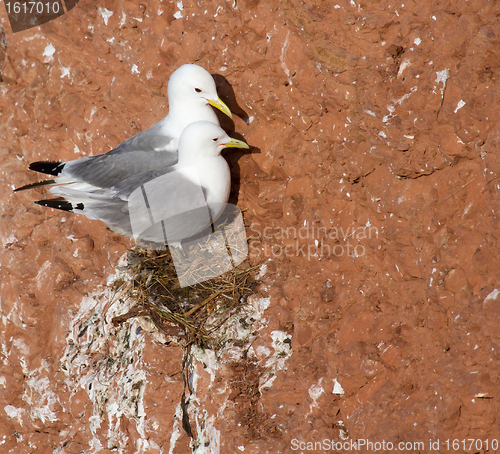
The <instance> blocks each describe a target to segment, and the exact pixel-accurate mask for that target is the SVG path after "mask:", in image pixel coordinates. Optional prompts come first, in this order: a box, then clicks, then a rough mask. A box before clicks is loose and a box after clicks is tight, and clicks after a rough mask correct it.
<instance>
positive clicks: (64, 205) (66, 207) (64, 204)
mask: <svg viewBox="0 0 500 454" xmlns="http://www.w3.org/2000/svg"><path fill="white" fill-rule="evenodd" d="M35 203H36V204H37V205H41V206H43V207H48V208H54V209H56V210H62V211H74V210H83V209H84V208H85V207H84V205H83V203H81V202H80V203H77V204H75V205H73V204H72V203H71V202H68V201H67V200H65V199H63V198H62V197H61V198H58V199H49V200H37V201H36V202H35Z"/></svg>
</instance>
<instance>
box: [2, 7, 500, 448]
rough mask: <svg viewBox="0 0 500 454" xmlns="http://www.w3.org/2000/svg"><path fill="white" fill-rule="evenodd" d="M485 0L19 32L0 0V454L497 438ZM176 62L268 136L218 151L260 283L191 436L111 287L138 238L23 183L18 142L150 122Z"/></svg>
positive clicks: (198, 395)
mask: <svg viewBox="0 0 500 454" xmlns="http://www.w3.org/2000/svg"><path fill="white" fill-rule="evenodd" d="M498 14H500V6H499V5H498V4H497V3H496V2H487V1H476V2H466V1H458V2H456V1H441V2H435V1H432V2H431V1H421V2H415V1H412V0H405V1H404V2H401V1H399V2H364V1H363V2H358V1H353V0H351V1H347V0H339V1H338V2H335V1H333V2H326V1H319V0H316V1H315V0H312V1H307V2H299V1H295V0H287V1H284V2H281V1H274V0H272V1H259V0H242V1H238V2H237V1H221V0H213V1H205V0H203V1H199V2H195V1H190V0H183V1H179V2H172V1H170V2H169V1H157V0H144V1H141V2H131V1H120V0H115V1H113V0H109V1H108V0H106V1H101V2H99V3H98V4H97V3H96V2H89V1H80V2H79V4H78V6H77V7H75V8H74V9H72V10H71V11H70V12H69V13H68V14H66V15H65V16H63V17H60V18H58V19H56V20H54V21H51V22H49V23H47V24H44V25H42V26H40V27H36V28H32V29H29V30H26V31H23V32H19V33H15V34H13V33H12V32H11V30H10V27H9V24H8V20H7V15H6V13H5V10H4V8H3V6H2V7H0V19H1V25H2V27H3V29H4V35H5V39H2V43H3V44H2V46H1V47H0V68H1V71H2V74H1V76H2V79H1V80H2V81H1V83H0V89H1V97H0V137H1V140H0V153H1V160H2V165H1V175H2V178H1V181H0V187H1V191H0V204H1V205H0V209H1V217H0V237H1V241H2V249H1V250H0V264H1V287H0V288H1V294H0V302H1V314H2V320H1V322H0V333H1V334H0V338H1V353H0V357H1V360H2V363H1V366H0V390H1V391H2V392H1V394H0V415H1V416H0V421H1V424H0V443H1V444H2V452H16V453H28V452H40V453H45V452H47V453H48V452H57V453H73V452H75V453H76V452H88V453H94V452H124V453H128V452H144V453H146V452H147V453H150V452H151V453H154V452H171V453H184V452H192V451H194V452H197V453H202V452H206V453H218V452H220V453H226V452H245V453H264V452H269V453H275V452H294V451H299V452H300V451H301V450H302V451H304V452H305V451H309V452H323V451H327V450H328V447H329V446H331V445H332V443H336V442H342V443H344V442H351V441H352V442H354V441H356V440H358V439H365V440H370V441H372V442H373V443H375V442H380V443H381V442H382V441H384V440H385V442H390V443H393V444H394V446H397V444H398V443H399V442H401V441H402V442H410V443H414V442H423V443H425V446H424V448H422V447H419V449H420V452H428V451H429V450H430V447H429V440H432V441H434V442H435V441H437V440H441V448H442V446H443V443H445V440H447V439H448V440H452V439H459V440H462V439H480V440H482V443H483V445H482V448H479V447H475V448H474V449H476V450H477V451H478V452H479V451H481V449H485V448H486V440H489V443H490V449H491V446H492V444H491V443H492V439H495V438H499V437H500V429H499V426H498V416H497V415H498V413H499V410H500V409H499V406H498V398H497V395H498V391H499V388H500V385H499V381H498V367H499V356H498V355H499V352H500V339H499V331H498V324H499V318H500V297H499V293H500V291H499V285H500V271H499V270H500V262H499V258H498V247H499V233H498V232H499V231H500V230H499V216H498V210H499V209H500V204H499V189H500V181H499V180H498V174H499V172H500V149H499V144H500V126H499V125H500V124H499V123H498V117H499V116H498V101H499V91H498V76H499V72H500V69H499V68H500V66H499V65H500V51H499V49H500V48H499V40H500V25H499V22H498ZM4 44H5V46H4ZM4 51H5V52H4ZM184 63H197V64H200V65H202V66H203V67H205V68H206V69H207V70H209V71H210V72H211V73H214V74H217V75H218V76H217V80H218V82H219V84H220V87H221V95H222V96H224V95H225V94H227V93H230V90H229V89H228V85H227V84H225V83H226V82H227V83H228V84H229V86H230V87H231V88H232V89H233V90H234V93H235V102H236V103H237V105H238V106H239V107H238V106H236V105H235V104H234V103H231V102H230V101H228V102H229V103H230V104H231V107H232V108H233V111H235V112H239V113H240V114H241V116H242V117H244V118H246V117H248V118H247V122H244V121H243V120H242V119H241V118H239V117H235V120H234V129H235V130H236V132H237V133H239V134H241V135H242V136H244V138H245V140H246V141H248V143H249V144H251V145H253V146H254V147H256V148H257V149H258V150H257V151H260V153H252V154H245V155H242V154H233V155H232V156H228V160H229V161H230V164H231V168H232V172H233V195H232V201H233V202H237V203H238V206H240V208H242V209H244V210H246V211H245V213H244V215H245V222H246V224H247V235H248V237H249V253H250V254H249V256H250V261H251V263H252V264H253V265H257V266H259V270H258V274H259V276H260V277H259V286H258V287H257V289H256V294H255V295H254V296H252V297H251V298H250V300H249V304H248V305H247V306H246V307H245V309H244V310H243V311H242V315H241V319H240V320H239V321H238V320H235V321H234V323H233V325H232V326H231V328H230V329H232V330H233V331H232V334H231V335H232V338H233V339H239V340H238V341H237V342H236V341H235V342H233V343H228V345H227V346H226V347H225V348H224V349H222V350H220V351H217V352H213V351H211V350H201V349H193V351H192V352H191V356H190V364H189V365H188V367H189V370H190V378H191V380H192V383H191V385H192V387H193V391H194V393H195V394H194V395H193V396H191V401H190V403H189V406H188V414H189V417H190V422H191V428H192V432H193V437H194V438H193V440H192V441H191V440H190V438H189V437H188V436H187V434H186V432H185V430H183V427H182V426H183V425H182V409H181V405H180V400H181V395H182V392H183V390H184V389H185V385H184V381H183V378H182V374H181V363H182V356H183V350H182V347H180V346H177V345H176V344H175V343H171V342H169V340H168V338H167V337H166V336H165V335H163V334H161V333H159V332H157V331H156V330H155V328H154V327H153V326H152V325H151V323H150V322H148V320H146V319H141V318H135V319H131V320H129V321H127V322H126V323H123V324H122V325H120V326H113V325H112V324H111V318H112V317H113V316H115V315H119V314H123V313H126V312H127V311H128V309H129V307H130V305H131V304H132V303H131V302H130V301H128V300H126V299H125V298H122V297H121V296H120V295H117V294H116V293H113V288H114V287H113V286H112V285H111V284H112V282H113V281H116V280H119V279H123V276H122V277H120V273H123V271H120V269H117V267H120V266H124V265H125V263H124V258H123V257H124V254H125V253H126V251H127V249H128V248H129V247H130V246H132V242H131V241H129V240H127V239H125V238H122V237H120V236H118V235H115V234H113V233H112V232H110V231H109V230H107V229H106V228H105V226H104V225H103V224H102V223H100V222H98V221H90V220H87V219H85V218H83V217H81V216H77V215H74V214H71V213H66V214H65V213H61V212H56V211H53V210H50V209H44V208H42V207H39V206H36V205H33V200H34V199H35V194H33V193H29V192H24V193H16V194H13V193H12V189H13V188H14V187H16V186H20V185H22V184H26V183H28V182H31V181H36V176H35V175H30V173H29V172H28V171H27V166H28V163H29V162H31V161H35V160H41V159H50V160H68V159H74V158H78V157H81V156H85V155H90V154H97V153H100V152H103V151H108V150H110V149H111V148H113V147H115V146H116V145H118V144H119V143H120V142H122V141H123V140H124V139H126V138H128V137H130V136H131V135H133V134H135V133H137V132H139V131H141V130H143V129H146V128H147V127H149V126H151V125H152V124H154V123H155V122H156V121H158V120H159V119H161V118H163V117H164V116H165V115H166V113H167V111H168V102H167V98H166V87H167V81H168V78H169V76H170V74H171V73H172V72H173V70H174V69H176V68H177V67H179V66H180V65H181V64H184ZM245 114H246V115H245ZM230 126H232V125H230ZM254 151H255V150H254ZM120 258H122V261H121V262H120ZM228 329H229V328H228ZM324 440H326V442H328V443H329V446H327V445H325V444H324V443H323V441H324ZM314 442H322V443H323V445H321V446H320V445H316V446H314V444H312V445H308V444H307V443H314ZM477 446H479V445H477ZM460 447H461V448H462V445H460ZM342 449H343V448H342ZM407 449H408V448H407ZM412 449H413V447H412ZM337 450H339V449H337ZM409 451H410V450H409ZM464 451H467V449H465V448H464Z"/></svg>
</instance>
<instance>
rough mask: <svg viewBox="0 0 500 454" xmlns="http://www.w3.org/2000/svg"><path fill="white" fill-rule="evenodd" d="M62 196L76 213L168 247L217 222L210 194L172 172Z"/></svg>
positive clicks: (61, 190) (63, 192)
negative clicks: (212, 211) (209, 203)
mask: <svg viewBox="0 0 500 454" xmlns="http://www.w3.org/2000/svg"><path fill="white" fill-rule="evenodd" d="M58 193H59V194H60V195H62V196H63V197H65V198H66V199H68V200H70V201H71V202H72V203H73V205H74V206H75V207H76V206H78V208H75V209H74V210H73V211H74V212H76V213H82V214H84V215H85V216H87V217H88V218H90V219H100V220H101V221H103V222H104V223H105V224H106V225H107V226H108V227H109V228H111V230H113V231H115V232H117V233H120V234H123V235H126V236H129V237H132V238H135V239H141V240H144V241H151V242H155V243H158V244H163V245H164V244H165V243H167V242H168V243H173V242H179V241H181V240H182V239H184V238H189V237H191V236H193V235H196V234H197V233H199V232H201V231H202V230H204V229H205V228H206V227H207V226H209V225H210V224H211V221H212V215H211V213H210V211H209V209H208V207H207V204H206V196H205V190H204V189H203V188H202V187H201V186H200V185H198V184H196V183H193V182H192V181H191V180H189V179H187V178H186V177H185V176H184V175H182V174H181V173H180V172H176V171H175V170H174V169H172V168H169V169H166V170H155V171H149V172H143V173H141V174H138V175H133V176H132V177H130V178H128V179H127V180H124V181H121V182H119V183H118V184H117V185H115V186H113V187H112V188H103V189H99V190H95V191H92V192H85V193H82V192H81V191H78V190H77V189H72V188H71V185H69V186H61V187H59V190H58ZM78 204H79V205H78Z"/></svg>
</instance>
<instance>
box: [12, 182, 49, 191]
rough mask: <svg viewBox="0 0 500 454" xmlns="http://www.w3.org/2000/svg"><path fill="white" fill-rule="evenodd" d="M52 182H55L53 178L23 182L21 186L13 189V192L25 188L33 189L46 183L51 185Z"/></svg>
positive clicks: (24, 189)
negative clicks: (35, 181)
mask: <svg viewBox="0 0 500 454" xmlns="http://www.w3.org/2000/svg"><path fill="white" fill-rule="evenodd" d="M54 183H55V180H45V181H39V182H38V183H30V184H25V185H24V186H21V187H19V188H16V189H14V192H19V191H26V189H33V188H38V187H41V186H48V185H51V184H54Z"/></svg>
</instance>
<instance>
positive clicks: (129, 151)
mask: <svg viewBox="0 0 500 454" xmlns="http://www.w3.org/2000/svg"><path fill="white" fill-rule="evenodd" d="M160 123H161V122H160ZM160 123H157V124H156V125H154V126H152V127H151V128H149V129H147V130H145V131H142V132H140V133H139V134H136V135H135V136H133V137H131V138H130V139H127V140H126V141H125V142H123V143H121V144H120V145H118V146H117V147H116V148H114V149H113V150H111V151H109V152H108V153H102V154H99V155H96V156H88V157H84V158H81V159H77V160H75V161H70V162H67V163H66V164H65V167H64V171H63V173H62V176H66V177H69V178H71V179H73V180H75V181H81V182H85V183H88V184H91V185H93V186H97V187H100V188H109V187H112V186H114V185H116V184H118V183H119V182H120V181H124V180H126V179H127V178H130V177H131V176H133V175H135V174H140V173H144V172H149V171H154V170H157V169H166V168H167V167H170V166H172V165H174V164H176V163H177V149H175V150H174V151H169V149H170V148H171V147H172V141H176V140H177V139H178V138H173V137H170V136H168V135H165V134H164V133H162V130H161V124H160Z"/></svg>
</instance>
